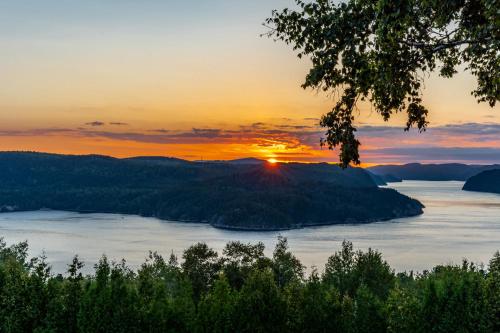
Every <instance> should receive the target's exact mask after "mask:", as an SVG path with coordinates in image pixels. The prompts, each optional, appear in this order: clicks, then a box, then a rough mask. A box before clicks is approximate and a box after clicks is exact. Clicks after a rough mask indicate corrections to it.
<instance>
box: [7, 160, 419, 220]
mask: <svg viewBox="0 0 500 333" xmlns="http://www.w3.org/2000/svg"><path fill="white" fill-rule="evenodd" d="M0 183H1V184H2V186H1V188H0V211H4V212H6V211H26V210H39V209H54V210H68V211H76V212H83V213H85V212H99V213H121V214H136V215H141V216H147V217H156V218H160V219H163V220H169V221H182V222H201V223H210V224H211V225H213V226H214V227H218V228H227V229H238V230H284V229H292V228H301V227H306V226H317V225H328V224H340V223H368V222H375V221H382V220H389V219H394V218H400V217H408V216H415V215H419V214H422V213H423V205H422V204H421V203H420V202H418V201H417V200H415V199H412V198H409V197H407V196H405V195H402V194H400V193H398V192H397V191H395V190H393V189H387V188H379V187H378V186H377V185H376V184H375V182H374V181H373V179H372V177H371V176H370V175H369V174H368V172H367V171H365V170H363V169H361V168H347V169H342V168H340V167H339V166H337V165H332V164H326V163H313V164H301V163H283V164H281V163H269V162H267V161H260V160H257V161H256V160H250V162H248V163H247V161H242V160H239V161H236V162H235V161H232V162H231V161H229V162H227V161H214V162H190V161H186V160H182V159H173V158H164V157H138V158H126V159H118V158H112V157H108V156H100V155H85V156H78V155H56V154H42V153H23V152H4V153H0Z"/></svg>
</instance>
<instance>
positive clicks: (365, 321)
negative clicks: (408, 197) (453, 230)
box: [0, 238, 500, 333]
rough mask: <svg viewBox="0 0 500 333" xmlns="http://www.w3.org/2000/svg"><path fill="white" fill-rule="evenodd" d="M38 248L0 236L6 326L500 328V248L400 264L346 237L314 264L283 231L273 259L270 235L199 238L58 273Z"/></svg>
mask: <svg viewBox="0 0 500 333" xmlns="http://www.w3.org/2000/svg"><path fill="white" fill-rule="evenodd" d="M27 250H28V246H27V244H26V243H21V244H16V245H11V246H6V244H5V243H4V242H3V241H1V239H0V332H4V333H17V332H54V333H56V332H65V333H71V332H343V333H349V332H352V333H354V332H359V333H361V332H373V333H376V332H384V333H385V332H407V333H411V332H421V333H424V332H425V333H427V332H500V254H499V253H498V252H497V253H496V254H495V255H494V256H493V258H492V259H491V261H490V263H489V266H488V267H487V268H485V267H483V266H477V265H474V264H473V263H470V262H467V261H463V263H462V264H461V265H446V266H437V267H434V268H433V269H432V270H431V271H425V272H422V273H418V274H415V273H413V272H403V273H397V274H396V273H395V272H394V271H393V270H392V269H391V267H390V266H389V265H388V264H387V262H385V261H384V260H383V257H382V255H381V253H379V252H377V251H374V250H371V249H370V250H368V251H365V252H362V251H355V250H354V249H353V246H352V244H351V243H349V242H344V243H343V244H342V248H341V250H340V251H338V252H336V253H333V254H332V256H331V257H330V258H329V259H328V261H327V263H326V265H325V267H324V269H322V270H321V272H319V271H317V270H312V272H311V273H309V274H306V273H305V268H304V267H303V266H302V264H301V263H300V261H299V260H298V259H297V258H296V257H295V256H294V255H293V253H291V252H290V250H289V249H288V246H287V240H286V239H285V238H279V239H278V243H277V245H276V247H275V249H274V253H273V255H272V257H267V256H265V255H264V246H263V244H261V243H258V244H254V245H252V244H243V243H239V242H232V243H228V244H227V245H226V247H225V248H224V250H223V252H222V254H219V253H217V252H215V251H214V250H212V249H210V248H209V247H208V246H207V245H206V244H203V243H199V244H195V245H193V246H191V247H190V248H188V249H187V250H185V252H184V253H183V255H182V259H181V260H178V259H177V258H176V257H175V256H174V255H173V254H172V255H171V256H170V258H169V259H165V258H163V257H162V256H160V255H159V254H157V253H150V254H149V256H148V258H147V259H146V261H145V262H144V264H143V265H142V266H141V267H140V269H138V271H132V270H131V269H129V268H128V267H127V265H126V263H125V261H120V262H110V261H109V260H108V259H107V258H106V257H105V256H103V257H102V259H101V260H100V261H99V262H98V263H97V264H96V265H95V266H94V267H95V273H94V274H93V275H89V276H83V275H82V273H81V272H80V269H81V268H82V267H83V265H84V264H83V263H82V262H81V261H80V260H79V259H78V257H75V258H74V259H73V261H72V262H71V263H70V264H69V265H68V271H67V273H66V274H64V275H60V274H59V275H54V274H52V273H51V269H50V266H49V265H48V264H47V263H46V260H45V258H44V257H39V258H33V259H28V255H27Z"/></svg>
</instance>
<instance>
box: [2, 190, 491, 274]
mask: <svg viewBox="0 0 500 333" xmlns="http://www.w3.org/2000/svg"><path fill="white" fill-rule="evenodd" d="M462 186H463V182H426V181H405V182H403V183H394V184H391V185H390V187H392V188H395V189H397V190H398V191H400V192H401V193H404V194H406V195H409V196H411V197H413V198H416V199H418V200H420V201H421V202H422V203H423V204H424V205H425V206H426V208H425V213H424V214H423V215H421V216H417V217H411V218H404V219H396V220H391V221H386V222H378V223H371V224H363V225H334V226H322V227H310V228H305V229H297V230H289V231H281V232H241V231H229V230H221V229H215V228H213V227H211V226H209V225H206V224H187V223H175V222H168V221H161V220H158V219H154V218H144V217H138V216H130V215H118V214H78V213H71V212H60V211H36V212H17V213H4V214H0V237H3V238H4V240H5V241H6V242H7V243H8V244H12V243H15V242H19V241H23V240H28V241H29V245H30V254H31V255H40V254H42V253H45V255H46V256H47V258H48V261H49V262H50V263H51V264H52V266H53V268H54V271H55V272H64V271H65V270H66V267H67V266H66V265H67V263H69V262H70V260H71V258H72V257H73V256H74V255H75V254H79V256H80V257H81V258H82V259H83V260H84V261H85V262H86V272H91V271H92V266H93V264H94V263H96V262H97V260H98V259H99V257H100V256H101V255H102V254H103V253H105V254H106V255H108V256H109V257H110V258H112V259H115V260H119V259H121V258H125V259H126V260H127V262H128V263H129V265H130V266H132V267H133V268H137V266H138V265H140V263H142V262H143V261H144V258H145V257H146V255H147V253H148V251H149V250H156V251H158V252H159V253H161V254H163V255H165V256H168V255H170V253H171V252H172V251H173V252H174V253H175V254H176V255H178V256H179V257H180V256H181V255H182V251H183V250H184V249H185V248H187V247H188V246H190V245H191V244H193V243H196V242H206V243H208V244H209V245H210V246H211V247H213V248H215V249H217V250H219V251H220V250H221V249H222V248H223V247H224V245H225V243H226V242H228V241H231V240H240V241H242V242H257V241H262V242H263V243H264V244H265V245H266V252H267V254H269V255H270V254H271V253H272V248H273V246H274V244H275V242H276V238H277V236H278V235H280V234H281V235H283V236H286V237H287V238H288V240H289V243H290V247H291V249H292V251H293V252H294V253H295V254H296V255H297V256H298V257H299V258H300V259H301V260H302V262H303V263H304V264H305V265H306V266H308V267H311V266H317V267H318V268H319V269H320V270H321V269H322V268H323V266H324V263H325V262H326V259H327V258H328V256H330V255H331V254H332V253H333V252H334V251H336V250H338V249H339V248H340V245H341V243H342V240H344V239H347V240H350V241H352V242H353V243H354V246H355V247H356V248H361V249H367V248H368V247H372V248H375V249H378V250H380V251H382V252H383V254H384V257H385V259H386V260H387V261H388V262H389V263H390V264H391V266H392V267H394V268H395V269H396V270H398V271H402V270H418V271H422V270H424V269H430V268H432V267H433V266H435V265H437V264H442V263H460V261H461V260H462V259H463V258H465V257H466V258H468V259H470V260H472V261H474V262H478V263H479V262H483V263H487V262H488V260H489V259H490V258H491V256H492V255H493V253H494V252H495V251H497V250H500V195H497V194H486V193H478V192H465V191H461V188H462Z"/></svg>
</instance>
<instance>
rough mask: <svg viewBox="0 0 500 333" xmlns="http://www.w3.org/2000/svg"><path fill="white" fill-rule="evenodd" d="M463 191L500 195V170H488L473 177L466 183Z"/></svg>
mask: <svg viewBox="0 0 500 333" xmlns="http://www.w3.org/2000/svg"><path fill="white" fill-rule="evenodd" d="M463 190H464V191H477V192H491V193H499V194H500V169H495V170H487V171H483V172H481V173H479V174H477V175H475V176H472V177H471V178H469V179H468V180H467V182H465V185H464V187H463Z"/></svg>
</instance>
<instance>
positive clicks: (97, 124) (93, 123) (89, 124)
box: [85, 120, 106, 127]
mask: <svg viewBox="0 0 500 333" xmlns="http://www.w3.org/2000/svg"><path fill="white" fill-rule="evenodd" d="M85 125H87V126H94V127H97V126H104V125H106V124H105V123H104V122H102V121H98V120H96V121H91V122H88V123H85Z"/></svg>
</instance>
